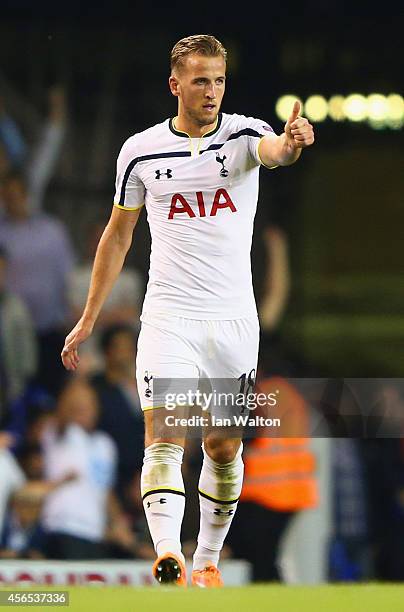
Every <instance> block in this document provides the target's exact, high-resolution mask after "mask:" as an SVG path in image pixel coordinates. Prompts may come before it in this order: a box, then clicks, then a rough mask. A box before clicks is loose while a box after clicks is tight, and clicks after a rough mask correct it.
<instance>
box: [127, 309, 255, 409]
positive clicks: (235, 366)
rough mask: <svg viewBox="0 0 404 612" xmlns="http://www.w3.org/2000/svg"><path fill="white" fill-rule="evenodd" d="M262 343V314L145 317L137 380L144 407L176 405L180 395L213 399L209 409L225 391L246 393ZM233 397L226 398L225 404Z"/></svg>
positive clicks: (250, 383)
mask: <svg viewBox="0 0 404 612" xmlns="http://www.w3.org/2000/svg"><path fill="white" fill-rule="evenodd" d="M258 345H259V322H258V317H257V316H252V317H249V318H243V319H234V320H231V319H229V320H200V319H188V318H185V317H179V316H175V315H165V314H158V315H157V314H156V315H153V316H151V315H148V316H147V318H146V317H145V316H143V317H142V325H141V330H140V333H139V338H138V349H137V359H136V378H137V385H138V392H139V396H140V401H141V406H142V409H143V410H150V409H152V408H161V407H164V406H165V407H167V401H169V403H170V406H171V408H173V407H174V406H175V404H176V399H177V396H178V395H180V398H181V402H179V405H184V404H183V403H182V402H184V394H187V398H188V397H190V396H192V394H194V395H193V396H192V397H195V394H196V392H197V391H198V389H199V393H200V394H201V393H205V395H204V396H201V395H199V396H197V399H198V402H197V403H198V404H200V402H203V398H204V397H205V398H206V397H207V395H206V394H210V395H209V398H208V403H209V405H208V406H207V407H206V408H207V409H208V410H209V412H210V413H213V411H212V409H213V407H214V406H215V405H218V404H219V403H220V404H221V405H223V401H222V399H221V398H223V395H221V394H223V393H233V394H236V395H237V396H239V394H245V393H249V392H251V391H252V387H253V385H254V381H255V375H256V368H257V360H258ZM167 398H168V400H167ZM227 401H229V400H228V399H227V398H226V402H227Z"/></svg>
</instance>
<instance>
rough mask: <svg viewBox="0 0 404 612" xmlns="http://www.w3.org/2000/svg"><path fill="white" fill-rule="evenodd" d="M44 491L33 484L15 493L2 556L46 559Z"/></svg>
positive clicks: (2, 538)
mask: <svg viewBox="0 0 404 612" xmlns="http://www.w3.org/2000/svg"><path fill="white" fill-rule="evenodd" d="M42 502H43V494H42V491H35V489H34V488H33V487H29V485H27V486H25V487H24V488H23V489H21V490H19V491H17V492H16V493H14V494H13V496H12V498H11V506H10V509H9V512H8V514H7V516H6V520H5V523H4V527H3V530H2V533H1V536H0V558H3V559H5V558H7V559H13V558H26V559H43V558H44V545H45V534H44V531H43V529H42V527H41V525H40V513H41V507H42Z"/></svg>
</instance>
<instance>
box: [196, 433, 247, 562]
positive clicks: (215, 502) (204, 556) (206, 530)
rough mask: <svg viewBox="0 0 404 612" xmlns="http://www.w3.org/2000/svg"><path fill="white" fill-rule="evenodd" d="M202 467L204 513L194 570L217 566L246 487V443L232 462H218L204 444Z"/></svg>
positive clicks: (200, 497)
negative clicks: (241, 495)
mask: <svg viewBox="0 0 404 612" xmlns="http://www.w3.org/2000/svg"><path fill="white" fill-rule="evenodd" d="M202 449H203V464H202V470H201V475H200V478H199V487H198V491H199V506H200V511H201V519H200V527H199V535H198V546H197V549H196V551H195V553H194V559H193V569H196V570H201V569H204V568H205V566H206V564H207V563H208V562H210V563H213V565H215V566H216V567H217V564H218V562H219V556H220V551H221V550H222V548H223V543H224V539H225V537H226V536H227V533H228V531H229V529H230V525H231V522H232V520H233V516H234V514H235V512H236V509H237V502H238V498H239V497H240V494H241V488H242V485H243V473H244V464H243V459H242V457H241V454H242V452H243V444H242V443H241V444H240V448H239V449H238V451H237V454H236V456H235V458H234V459H233V461H231V462H230V463H223V464H220V463H216V462H215V461H213V460H212V459H211V458H210V457H209V455H208V454H207V453H206V451H205V449H204V447H203V445H202Z"/></svg>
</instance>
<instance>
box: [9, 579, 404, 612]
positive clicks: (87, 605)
mask: <svg viewBox="0 0 404 612" xmlns="http://www.w3.org/2000/svg"><path fill="white" fill-rule="evenodd" d="M3 588H4V587H3ZM59 588H61V587H59ZM62 588H63V587H62ZM68 591H69V594H70V605H69V607H53V606H52V607H46V608H45V607H41V606H39V607H30V608H28V607H26V606H24V607H20V606H18V609H19V610H31V612H32V611H33V610H35V609H36V610H41V611H42V610H43V611H45V610H55V612H56V610H60V612H62V611H63V610H66V611H67V612H70V611H71V612H76V611H77V612H92V611H94V612H104V611H105V612H115V611H116V612H157V611H158V612H214V611H217V612H239V611H242V612H266V611H267V610H268V611H269V612H403V611H404V585H402V586H401V585H378V584H369V585H358V586H318V587H298V586H296V587H295V586H293V587H292V586H275V585H274V586H272V585H257V586H246V587H238V588H230V587H229V588H223V589H211V590H206V591H205V590H202V589H195V588H188V589H178V588H175V587H171V588H170V587H158V588H154V587H153V588H150V587H149V588H147V587H144V588H139V587H137V588H131V587H103V586H94V587H73V588H69V589H68ZM7 609H9V608H4V610H7Z"/></svg>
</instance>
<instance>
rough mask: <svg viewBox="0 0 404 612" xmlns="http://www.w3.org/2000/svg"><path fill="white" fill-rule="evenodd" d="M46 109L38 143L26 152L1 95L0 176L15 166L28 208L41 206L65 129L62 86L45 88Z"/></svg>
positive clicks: (26, 149)
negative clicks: (20, 175)
mask: <svg viewBox="0 0 404 612" xmlns="http://www.w3.org/2000/svg"><path fill="white" fill-rule="evenodd" d="M48 104H49V113H48V117H47V118H46V120H45V123H44V125H43V126H42V127H41V129H40V131H39V136H38V137H37V143H36V144H35V145H34V146H33V147H32V149H31V151H29V152H28V147H27V144H26V142H25V140H24V138H23V136H22V134H21V131H20V129H19V127H18V125H17V124H16V122H15V121H14V119H13V118H12V117H11V115H10V114H8V113H7V111H6V104H5V103H4V101H3V100H1V99H0V179H2V178H4V176H6V175H7V174H8V173H9V172H10V170H12V169H13V168H14V169H16V168H18V169H19V170H20V171H21V173H22V174H23V176H24V179H25V181H26V185H27V191H28V193H29V202H28V206H29V211H30V213H33V212H37V211H39V210H41V209H42V207H43V196H44V193H45V190H46V187H47V186H48V183H49V181H50V179H51V178H52V174H53V171H54V168H55V165H56V162H57V160H58V159H59V155H60V150H61V145H62V143H63V139H64V135H65V132H66V115H67V113H66V97H65V93H64V90H63V88H62V87H59V86H54V87H52V88H51V89H50V90H49V92H48Z"/></svg>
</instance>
